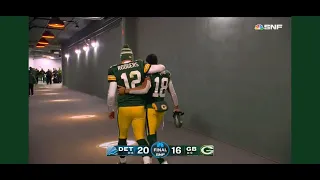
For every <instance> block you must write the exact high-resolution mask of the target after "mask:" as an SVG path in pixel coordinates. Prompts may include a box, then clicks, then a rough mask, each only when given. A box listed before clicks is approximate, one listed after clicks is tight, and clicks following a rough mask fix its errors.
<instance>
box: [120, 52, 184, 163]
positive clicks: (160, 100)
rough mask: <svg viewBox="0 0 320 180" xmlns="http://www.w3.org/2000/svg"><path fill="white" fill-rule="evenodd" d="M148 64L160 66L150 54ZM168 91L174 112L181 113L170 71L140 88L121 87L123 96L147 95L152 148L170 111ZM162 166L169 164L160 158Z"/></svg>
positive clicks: (155, 76) (148, 132)
mask: <svg viewBox="0 0 320 180" xmlns="http://www.w3.org/2000/svg"><path fill="white" fill-rule="evenodd" d="M146 61H147V63H149V64H151V65H154V64H158V58H157V56H156V55H155V54H150V55H148V56H147V59H146ZM166 91H169V93H170V95H171V99H172V102H173V104H174V110H173V111H174V112H181V111H180V109H179V105H178V97H177V94H176V92H175V89H174V87H173V83H172V80H171V73H170V72H169V71H168V70H165V71H162V72H161V73H155V74H151V75H149V76H148V77H147V78H146V79H145V81H144V82H143V84H142V85H141V86H139V87H136V88H132V89H128V88H126V87H119V88H118V92H119V95H122V94H146V93H147V97H146V98H147V104H146V108H147V121H146V125H147V135H148V136H147V139H148V142H149V145H150V146H151V145H152V144H154V143H155V142H156V141H157V129H158V128H159V126H160V124H161V122H162V121H163V117H164V113H165V112H166V111H167V110H168V106H167V103H166V102H165V100H164V98H165V96H166ZM158 161H159V163H160V164H168V162H167V161H165V160H164V159H163V158H158Z"/></svg>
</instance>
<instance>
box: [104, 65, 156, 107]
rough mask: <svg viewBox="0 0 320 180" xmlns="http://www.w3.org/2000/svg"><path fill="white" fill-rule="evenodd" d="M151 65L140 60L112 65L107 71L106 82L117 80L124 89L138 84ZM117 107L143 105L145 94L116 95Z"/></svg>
mask: <svg viewBox="0 0 320 180" xmlns="http://www.w3.org/2000/svg"><path fill="white" fill-rule="evenodd" d="M150 67H151V65H150V64H147V63H145V62H144V61H142V60H135V61H132V62H129V63H124V64H117V65H113V66H111V67H110V68H109V71H108V82H117V84H118V85H119V86H123V87H126V89H131V88H135V87H137V86H140V85H141V84H142V82H143V81H144V79H145V77H146V73H148V71H149V69H150ZM117 102H118V107H128V106H145V103H146V95H136V94H125V95H122V96H118V98H117Z"/></svg>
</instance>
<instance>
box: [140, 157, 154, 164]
mask: <svg viewBox="0 0 320 180" xmlns="http://www.w3.org/2000/svg"><path fill="white" fill-rule="evenodd" d="M142 160H143V164H151V163H152V159H151V158H150V157H149V156H144V157H142Z"/></svg>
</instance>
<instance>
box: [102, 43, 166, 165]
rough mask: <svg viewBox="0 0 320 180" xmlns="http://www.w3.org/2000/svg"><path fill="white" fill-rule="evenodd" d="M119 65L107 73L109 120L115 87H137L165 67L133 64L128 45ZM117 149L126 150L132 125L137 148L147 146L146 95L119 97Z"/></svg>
mask: <svg viewBox="0 0 320 180" xmlns="http://www.w3.org/2000/svg"><path fill="white" fill-rule="evenodd" d="M120 58H121V63H120V64H116V65H113V66H111V67H110V68H109V71H108V82H109V90H108V110H109V118H110V119H114V117H115V98H116V93H117V86H118V85H119V86H124V87H126V88H128V89H130V88H135V87H136V86H139V85H141V84H142V82H143V81H144V79H145V77H146V75H147V74H152V73H157V72H162V71H163V70H165V66H163V65H161V64H158V65H150V64H148V63H145V62H144V61H142V60H135V61H134V60H133V52H132V50H131V49H130V48H129V46H128V45H125V46H123V48H122V50H121V54H120ZM133 92H134V91H133ZM117 102H118V109H117V112H118V116H117V120H118V128H119V140H118V145H120V146H126V145H127V137H128V130H129V127H130V126H131V125H132V127H133V133H134V136H135V139H136V141H137V143H138V144H139V145H140V146H148V143H147V141H146V140H145V123H146V116H145V114H146V110H145V104H146V98H145V95H133V94H126V95H123V96H118V98H117ZM143 162H144V164H150V163H151V158H150V157H149V156H144V157H143ZM119 163H120V164H126V158H125V156H120V162H119Z"/></svg>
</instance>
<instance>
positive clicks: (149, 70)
mask: <svg viewBox="0 0 320 180" xmlns="http://www.w3.org/2000/svg"><path fill="white" fill-rule="evenodd" d="M165 69H166V67H165V66H164V65H162V64H152V65H151V64H145V65H144V73H146V74H154V73H158V72H162V71H164V70H165Z"/></svg>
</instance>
